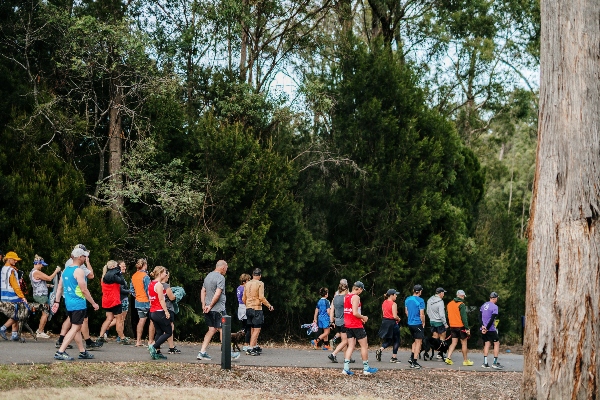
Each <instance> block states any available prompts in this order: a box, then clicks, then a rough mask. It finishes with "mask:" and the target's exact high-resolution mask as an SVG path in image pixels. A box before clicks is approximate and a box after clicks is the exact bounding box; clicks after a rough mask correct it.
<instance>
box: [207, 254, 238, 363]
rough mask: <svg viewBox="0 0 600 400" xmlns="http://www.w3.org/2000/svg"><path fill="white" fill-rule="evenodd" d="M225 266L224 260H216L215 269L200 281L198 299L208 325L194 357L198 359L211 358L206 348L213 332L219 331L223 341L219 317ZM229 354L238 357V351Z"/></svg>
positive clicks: (222, 308) (220, 315)
mask: <svg viewBox="0 0 600 400" xmlns="http://www.w3.org/2000/svg"><path fill="white" fill-rule="evenodd" d="M227 268H228V266H227V262H225V260H219V261H217V265H216V266H215V270H214V271H212V272H210V273H209V274H208V275H206V278H204V282H203V283H202V290H201V292H200V301H201V302H202V312H203V313H204V321H205V322H206V325H208V331H207V332H206V335H204V341H203V342H202V347H201V348H200V351H199V352H198V356H197V357H196V358H197V359H198V360H211V359H212V357H211V356H210V355H208V353H207V352H206V349H207V348H208V344H209V343H210V340H211V339H212V337H213V336H214V334H215V333H217V332H219V335H221V337H220V340H221V343H223V337H222V331H221V326H222V323H221V317H222V316H223V315H224V314H225V299H226V297H225V274H226V273H227ZM222 351H224V350H222ZM231 356H232V358H238V357H239V353H232V355H231Z"/></svg>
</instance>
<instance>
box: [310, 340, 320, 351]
mask: <svg viewBox="0 0 600 400" xmlns="http://www.w3.org/2000/svg"><path fill="white" fill-rule="evenodd" d="M310 344H311V345H312V347H313V349H315V350H317V349H318V348H319V346H317V341H316V340H314V339H313V340H311V341H310Z"/></svg>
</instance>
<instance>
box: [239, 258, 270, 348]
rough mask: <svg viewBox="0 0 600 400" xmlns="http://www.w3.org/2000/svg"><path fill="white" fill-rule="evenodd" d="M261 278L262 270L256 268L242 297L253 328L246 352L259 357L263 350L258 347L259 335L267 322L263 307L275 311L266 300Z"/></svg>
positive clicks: (249, 324)
mask: <svg viewBox="0 0 600 400" xmlns="http://www.w3.org/2000/svg"><path fill="white" fill-rule="evenodd" d="M261 277H262V271H261V270H260V268H255V269H254V271H252V280H251V281H248V282H246V287H245V289H244V295H243V296H242V301H243V302H244V304H246V317H247V319H248V322H247V324H248V326H250V327H251V333H250V349H248V351H246V354H248V355H250V356H258V355H260V353H261V352H262V349H261V348H260V347H259V346H258V335H259V334H260V329H261V328H262V326H263V323H264V322H265V317H264V315H263V310H262V306H263V305H264V306H265V307H267V308H268V309H269V311H273V306H272V305H271V304H270V303H269V302H268V301H267V299H266V298H265V284H264V283H263V282H261V281H260V278H261Z"/></svg>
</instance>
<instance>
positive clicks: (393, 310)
mask: <svg viewBox="0 0 600 400" xmlns="http://www.w3.org/2000/svg"><path fill="white" fill-rule="evenodd" d="M383 298H384V300H383V303H381V310H382V312H383V319H382V321H381V327H380V328H379V337H380V338H381V339H383V343H382V344H381V347H380V348H379V349H377V351H376V352H375V359H376V360H377V361H381V354H382V353H383V350H385V349H386V348H387V347H389V346H390V345H391V346H393V347H392V358H391V359H390V362H391V363H397V362H398V348H399V347H400V327H399V326H398V323H399V322H400V317H399V316H398V304H396V299H397V298H398V292H397V291H396V290H395V289H389V290H388V291H387V292H386V294H385V295H383Z"/></svg>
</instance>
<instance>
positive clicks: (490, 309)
mask: <svg viewBox="0 0 600 400" xmlns="http://www.w3.org/2000/svg"><path fill="white" fill-rule="evenodd" d="M497 302H498V293H496V292H492V293H490V301H488V302H486V303H484V304H483V305H482V306H481V308H480V309H479V313H480V314H479V315H480V317H481V321H480V322H481V328H480V330H481V336H482V338H483V343H484V344H483V365H482V367H483V368H489V367H490V365H489V364H488V352H489V351H490V344H491V343H494V363H493V364H492V368H495V369H503V368H504V367H503V366H502V365H500V363H499V362H498V354H499V353H500V339H499V338H498V331H497V330H496V324H495V322H496V320H497V318H498V306H497V305H496V303H497Z"/></svg>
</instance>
